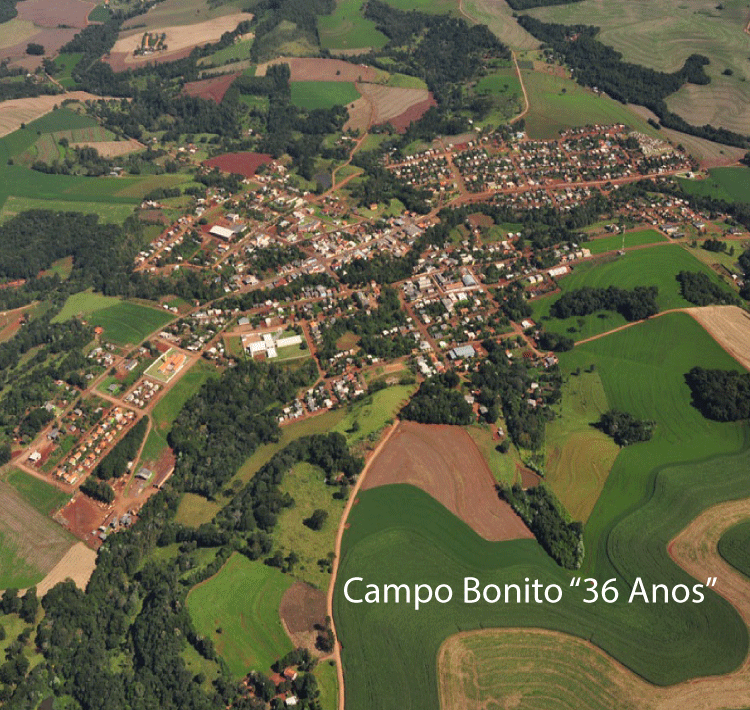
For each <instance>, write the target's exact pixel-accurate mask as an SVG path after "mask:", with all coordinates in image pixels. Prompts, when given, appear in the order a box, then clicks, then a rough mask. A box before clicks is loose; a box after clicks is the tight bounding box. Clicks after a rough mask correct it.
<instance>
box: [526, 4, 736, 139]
mask: <svg viewBox="0 0 750 710" xmlns="http://www.w3.org/2000/svg"><path fill="white" fill-rule="evenodd" d="M518 23H519V24H520V25H521V27H523V28H524V29H525V30H527V31H528V32H530V33H531V34H532V35H534V37H536V38H537V39H539V40H541V41H542V42H545V43H546V44H547V45H549V46H550V47H552V48H553V49H554V51H555V52H556V53H557V54H558V55H559V56H560V57H562V59H563V60H564V61H565V63H566V64H567V65H568V66H569V67H570V68H571V69H572V70H573V72H574V76H575V78H576V81H578V83H579V84H583V85H584V86H592V87H597V88H598V89H599V90H601V91H605V92H606V93H607V94H608V95H609V96H611V97H612V98H614V99H617V100H618V101H622V102H623V103H635V104H640V105H641V106H645V107H646V108H648V109H651V111H653V112H654V113H655V114H656V115H657V116H658V117H659V120H660V121H661V123H662V125H663V126H665V127H667V128H673V129H675V130H678V131H682V132H683V133H689V134H691V135H695V136H699V137H700V138H707V139H708V140H713V141H716V142H718V143H725V144H727V145H734V146H738V147H741V148H746V147H750V138H749V137H747V136H743V135H740V134H738V133H733V132H732V131H728V130H726V129H724V128H716V127H714V126H710V125H708V124H707V125H704V126H693V125H691V124H689V123H687V122H686V121H685V120H684V119H682V118H681V117H680V116H678V115H677V114H675V113H672V112H671V111H670V110H669V109H668V108H667V104H666V98H667V97H668V96H669V95H670V94H673V93H675V92H676V91H678V90H679V89H680V87H682V86H683V85H684V84H685V83H691V84H708V83H709V82H710V78H709V76H708V75H707V74H706V72H705V69H704V67H705V66H706V65H707V64H708V63H709V60H708V58H707V57H704V56H702V55H700V54H691V55H690V56H689V57H688V58H687V59H686V60H685V63H684V65H683V66H682V68H681V69H679V70H678V71H676V72H672V73H671V74H670V73H666V72H661V71H656V70H655V69H649V68H648V67H643V66H641V65H639V64H632V63H630V62H625V61H623V59H622V54H621V53H620V52H618V51H616V50H614V49H612V48H611V47H608V46H606V45H604V44H602V43H601V42H599V41H598V40H597V39H595V37H596V35H597V34H598V33H599V28H598V27H591V26H589V25H574V26H566V25H557V24H549V23H545V22H542V21H541V20H537V19H536V18H534V17H530V16H529V15H522V16H521V17H519V18H518Z"/></svg>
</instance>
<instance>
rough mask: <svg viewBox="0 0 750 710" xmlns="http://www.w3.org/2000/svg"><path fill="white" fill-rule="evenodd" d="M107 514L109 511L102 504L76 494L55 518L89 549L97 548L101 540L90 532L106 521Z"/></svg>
mask: <svg viewBox="0 0 750 710" xmlns="http://www.w3.org/2000/svg"><path fill="white" fill-rule="evenodd" d="M109 513H110V511H109V509H108V508H107V507H106V506H105V505H104V504H103V503H96V502H95V501H93V500H91V498H89V497H88V496H85V495H83V493H77V494H76V495H75V497H74V498H73V500H72V501H71V502H70V503H68V505H66V506H65V507H64V508H63V509H62V510H61V511H60V512H59V513H58V514H57V515H56V516H55V517H56V518H58V519H60V520H61V522H62V523H63V525H65V527H66V528H68V530H70V532H72V533H73V534H74V535H75V536H76V537H77V538H80V539H81V540H83V541H84V542H85V543H86V544H87V545H89V546H90V547H94V548H98V547H99V545H100V544H101V540H99V538H98V537H96V536H95V535H92V534H91V532H92V531H93V530H96V529H97V528H98V527H99V526H100V525H101V524H102V523H103V522H104V521H105V520H106V518H107V516H108V515H109Z"/></svg>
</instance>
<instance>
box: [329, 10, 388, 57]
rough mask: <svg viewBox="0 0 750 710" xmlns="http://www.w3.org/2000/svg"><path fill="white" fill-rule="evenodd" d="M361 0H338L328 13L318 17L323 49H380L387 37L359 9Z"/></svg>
mask: <svg viewBox="0 0 750 710" xmlns="http://www.w3.org/2000/svg"><path fill="white" fill-rule="evenodd" d="M362 2H363V0H339V2H337V3H336V9H335V10H334V11H333V13H331V14H330V15H321V16H320V17H318V33H319V34H320V46H321V47H322V48H323V49H364V48H367V47H372V48H373V49H380V48H381V47H384V46H385V44H386V43H387V42H388V38H387V37H386V36H385V35H384V34H382V33H381V32H378V30H376V29H375V23H374V22H373V21H372V20H366V19H365V18H364V16H363V15H362V12H361V11H360V8H361V7H362Z"/></svg>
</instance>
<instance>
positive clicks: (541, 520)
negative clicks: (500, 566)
mask: <svg viewBox="0 0 750 710" xmlns="http://www.w3.org/2000/svg"><path fill="white" fill-rule="evenodd" d="M498 492H499V494H500V497H501V498H502V499H503V500H505V501H507V502H508V503H510V505H511V507H512V508H513V510H515V511H516V513H517V514H518V516H519V517H520V518H521V519H522V520H523V521H524V523H526V525H527V526H528V528H529V530H531V532H532V533H534V537H536V539H537V541H538V542H539V544H540V545H541V546H542V547H543V548H544V550H545V551H546V552H547V554H548V555H549V556H550V557H551V558H552V559H553V560H555V562H557V564H559V565H560V566H561V567H565V568H566V569H579V568H580V566H581V563H582V562H583V525H582V524H581V523H578V522H574V523H569V522H567V520H566V516H565V513H564V511H563V509H562V506H561V505H560V503H558V501H557V499H556V498H555V497H554V495H553V494H552V493H550V492H549V491H548V490H547V489H546V488H545V487H544V486H536V487H535V488H529V489H528V490H526V491H525V490H523V488H521V486H520V485H518V484H517V483H516V484H515V485H514V486H513V487H512V488H510V487H508V486H499V487H498Z"/></svg>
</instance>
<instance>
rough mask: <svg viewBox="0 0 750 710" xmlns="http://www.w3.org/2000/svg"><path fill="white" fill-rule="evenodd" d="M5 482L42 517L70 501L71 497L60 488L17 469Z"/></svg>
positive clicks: (12, 471) (11, 472)
mask: <svg viewBox="0 0 750 710" xmlns="http://www.w3.org/2000/svg"><path fill="white" fill-rule="evenodd" d="M5 480H6V481H7V482H8V483H10V485H11V486H13V488H15V489H16V490H17V491H18V493H19V494H20V495H21V497H22V498H23V499H24V500H25V501H26V502H27V503H29V504H30V505H32V506H33V507H34V508H36V510H38V511H39V512H40V513H41V514H42V515H50V514H51V513H53V512H54V511H56V510H57V509H58V508H61V507H62V506H63V505H65V503H67V502H68V500H69V499H70V496H69V495H68V494H67V493H65V492H63V491H61V490H60V489H59V488H56V487H55V486H52V485H50V484H49V483H45V482H44V481H42V480H40V479H38V478H35V477H34V476H31V475H29V474H28V473H25V472H24V471H21V470H20V469H17V468H14V469H12V470H11V471H10V472H9V473H8V475H7V476H6V478H5Z"/></svg>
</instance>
